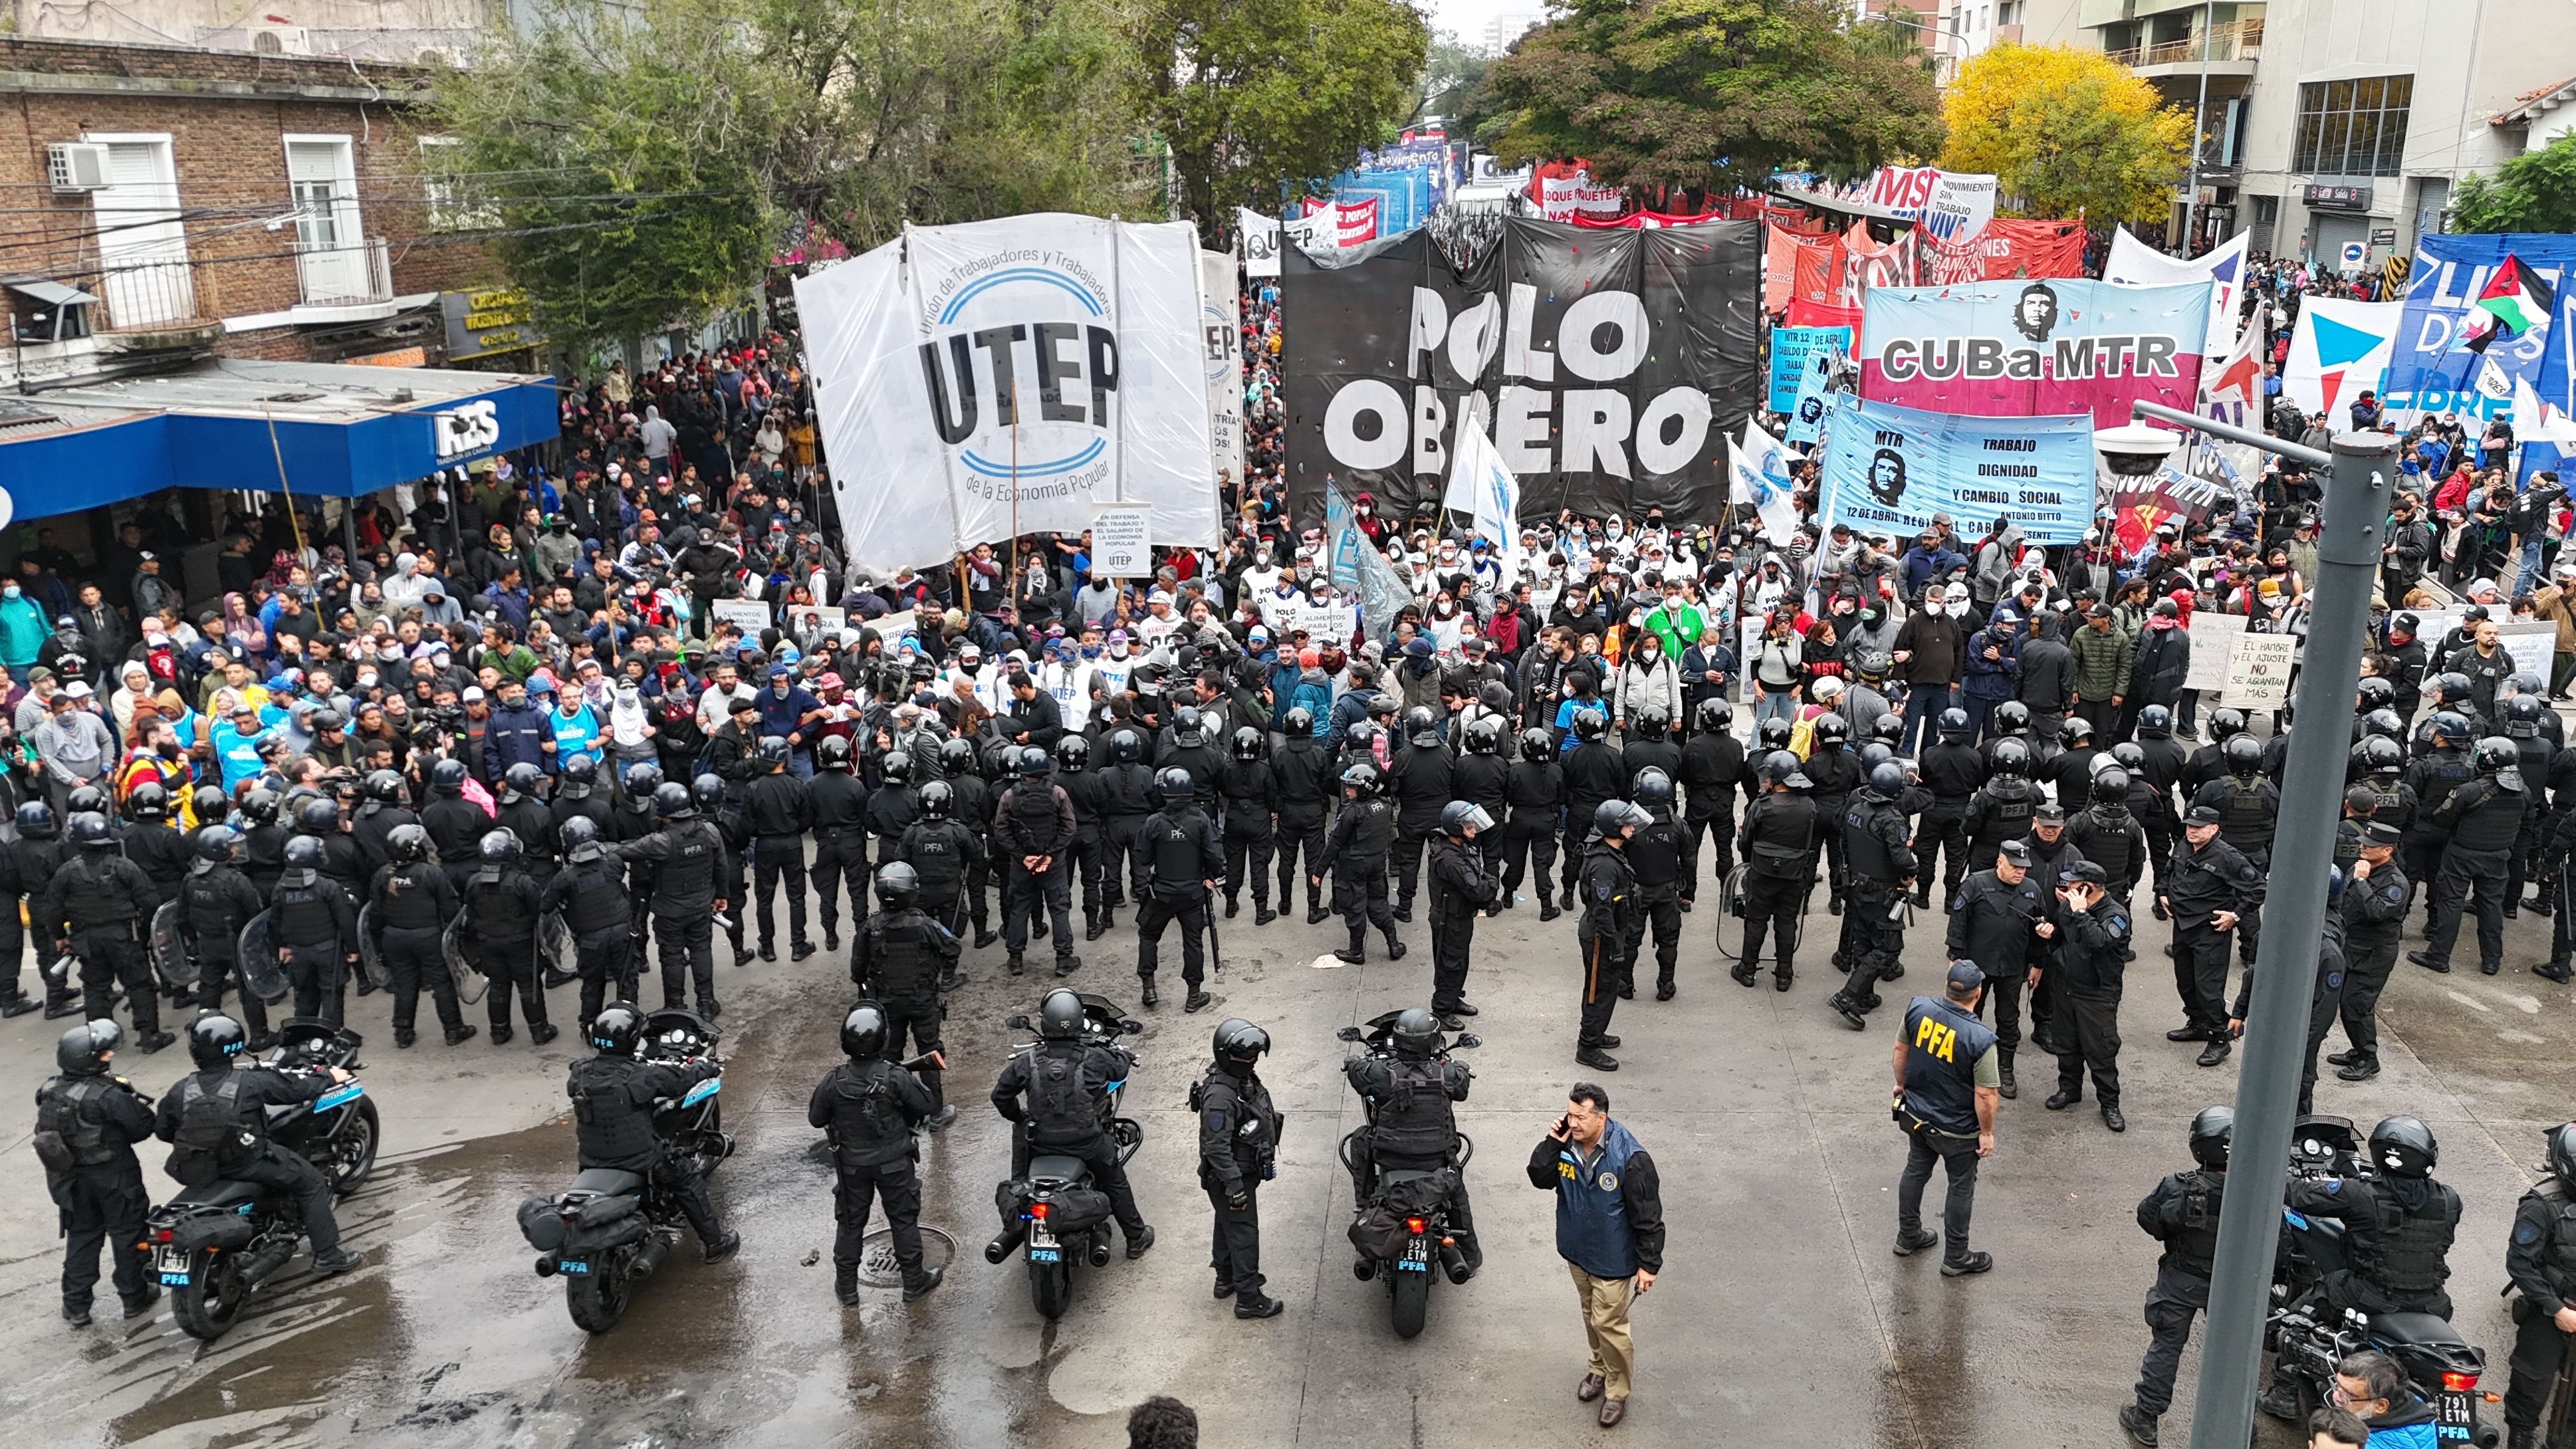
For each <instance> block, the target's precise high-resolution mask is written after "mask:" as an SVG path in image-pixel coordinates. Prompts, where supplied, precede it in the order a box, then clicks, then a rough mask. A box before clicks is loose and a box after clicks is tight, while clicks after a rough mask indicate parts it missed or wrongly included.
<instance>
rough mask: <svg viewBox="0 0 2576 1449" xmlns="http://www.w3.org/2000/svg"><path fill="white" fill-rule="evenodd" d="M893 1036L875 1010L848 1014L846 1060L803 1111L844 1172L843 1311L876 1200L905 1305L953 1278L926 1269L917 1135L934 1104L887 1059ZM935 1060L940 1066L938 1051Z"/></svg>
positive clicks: (839, 1210)
mask: <svg viewBox="0 0 2576 1449" xmlns="http://www.w3.org/2000/svg"><path fill="white" fill-rule="evenodd" d="M890 1028H891V1022H890V1019H889V1018H888V1016H887V1013H886V1011H885V1008H883V1007H881V1006H879V1005H877V1004H876V1003H875V1002H873V1001H862V1002H860V1003H859V1004H858V1005H856V1006H854V1007H851V1008H850V1012H849V1015H847V1016H845V1017H843V1018H842V1019H841V1050H842V1051H843V1052H845V1053H847V1054H848V1056H849V1060H848V1061H846V1062H843V1063H841V1064H840V1065H838V1066H836V1067H834V1068H832V1070H831V1071H829V1072H827V1073H825V1074H824V1076H823V1080H822V1081H821V1082H820V1083H818V1084H816V1086H815V1088H814V1096H813V1099H812V1100H811V1101H809V1102H808V1103H806V1106H805V1120H806V1121H807V1122H809V1123H811V1124H813V1125H814V1126H816V1127H820V1128H822V1129H823V1130H824V1133H825V1136H826V1140H828V1141H829V1142H830V1144H831V1147H832V1160H833V1163H834V1165H835V1166H836V1167H838V1169H839V1182H838V1183H837V1184H836V1185H835V1187H834V1190H833V1193H832V1207H833V1213H832V1216H833V1217H834V1219H835V1220H836V1221H837V1222H838V1223H839V1228H838V1230H837V1231H836V1232H835V1234H834V1235H833V1238H832V1296H834V1297H836V1298H838V1299H840V1300H841V1301H842V1302H843V1303H856V1302H858V1301H859V1256H860V1253H861V1251H862V1249H863V1248H864V1247H865V1245H866V1242H867V1233H868V1209H869V1208H870V1207H871V1206H872V1205H873V1204H874V1202H875V1200H876V1199H879V1198H882V1199H883V1200H884V1202H885V1210H886V1221H887V1223H888V1225H889V1226H890V1227H892V1228H893V1230H894V1256H895V1262H896V1263H897V1264H898V1265H900V1266H901V1267H902V1269H903V1301H904V1302H906V1303H910V1302H912V1301H913V1300H914V1299H916V1298H919V1297H921V1296H922V1295H924V1294H926V1293H928V1292H929V1291H930V1290H931V1289H933V1288H936V1287H938V1286H939V1279H940V1277H941V1275H943V1274H945V1273H946V1272H947V1271H948V1270H947V1269H946V1268H925V1267H923V1266H922V1261H921V1173H920V1170H919V1167H918V1165H917V1164H918V1163H919V1161H920V1158H921V1146H920V1139H919V1138H918V1137H916V1136H915V1135H914V1134H915V1133H916V1132H917V1131H918V1130H919V1129H920V1127H921V1125H922V1123H924V1122H926V1121H928V1120H929V1119H930V1117H931V1114H932V1112H933V1110H934V1109H935V1108H936V1106H937V1099H936V1098H935V1097H933V1096H932V1095H931V1092H930V1090H929V1089H928V1088H926V1087H924V1086H923V1085H922V1083H921V1079H920V1077H918V1076H916V1075H915V1074H914V1073H912V1072H909V1071H906V1070H905V1069H904V1068H903V1067H902V1066H901V1065H899V1064H897V1063H896V1062H894V1061H893V1060H891V1059H890V1058H889V1057H888V1056H887V1055H886V1049H887V1047H888V1045H889V1043H890V1042H892V1041H893V1040H894V1038H893V1037H892V1036H891V1035H890ZM931 1055H933V1057H934V1059H936V1056H935V1051H934V1052H933V1053H932V1054H931ZM934 1070H935V1069H934Z"/></svg>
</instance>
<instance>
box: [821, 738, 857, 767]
mask: <svg viewBox="0 0 2576 1449" xmlns="http://www.w3.org/2000/svg"><path fill="white" fill-rule="evenodd" d="M814 768H815V769H818V770H833V771H844V770H847V769H849V768H850V741H849V738H848V737H847V736H845V735H825V736H823V737H822V738H821V739H819V740H816V741H815V742H814Z"/></svg>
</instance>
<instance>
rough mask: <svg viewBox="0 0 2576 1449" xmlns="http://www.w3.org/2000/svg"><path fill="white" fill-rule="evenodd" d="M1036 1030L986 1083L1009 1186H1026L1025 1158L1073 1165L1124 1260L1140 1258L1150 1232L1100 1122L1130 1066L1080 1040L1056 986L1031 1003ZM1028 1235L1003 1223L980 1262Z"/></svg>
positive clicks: (1074, 1016)
mask: <svg viewBox="0 0 2576 1449" xmlns="http://www.w3.org/2000/svg"><path fill="white" fill-rule="evenodd" d="M1037 1026H1038V1042H1037V1044H1036V1045H1035V1046H1032V1047H1030V1048H1029V1049H1028V1050H1026V1051H1024V1052H1021V1053H1020V1054H1018V1055H1017V1056H1014V1057H1012V1058H1011V1061H1010V1065H1008V1066H1006V1067H1004V1068H1002V1075H1001V1076H1000V1077H999V1078H997V1079H996V1080H995V1081H994V1083H993V1110H994V1111H996V1112H999V1113H1001V1114H1002V1115H1003V1116H1004V1117H1007V1118H1009V1119H1010V1120H1011V1122H1012V1123H1013V1131H1012V1133H1011V1178H1012V1180H1013V1181H1015V1182H1016V1181H1019V1180H1022V1179H1025V1178H1026V1177H1027V1176H1028V1175H1029V1160H1030V1158H1031V1157H1033V1156H1034V1155H1036V1154H1037V1153H1040V1152H1046V1153H1055V1154H1061V1155H1063V1156H1066V1157H1077V1158H1080V1159H1081V1160H1082V1163H1083V1165H1084V1166H1085V1167H1088V1168H1090V1169H1091V1182H1092V1185H1093V1186H1094V1187H1097V1188H1099V1189H1100V1190H1101V1191H1102V1192H1105V1193H1107V1194H1109V1211H1110V1214H1111V1215H1112V1216H1113V1217H1115V1218H1117V1219H1118V1228H1119V1231H1120V1232H1122V1233H1124V1234H1126V1237H1127V1256H1128V1257H1130V1258H1141V1257H1143V1256H1145V1250H1146V1249H1147V1248H1150V1247H1152V1246H1154V1230H1153V1229H1152V1228H1151V1227H1149V1226H1147V1225H1146V1223H1145V1215H1144V1214H1143V1213H1142V1212H1140V1211H1138V1210H1137V1207H1136V1189H1135V1188H1133V1187H1132V1186H1130V1185H1129V1184H1128V1181H1127V1169H1126V1168H1124V1167H1122V1166H1120V1165H1119V1162H1118V1144H1117V1142H1116V1141H1115V1140H1113V1139H1112V1138H1111V1137H1110V1135H1109V1132H1108V1129H1106V1128H1105V1127H1103V1126H1102V1125H1101V1122H1100V1117H1101V1112H1100V1104H1101V1102H1102V1100H1103V1099H1104V1098H1105V1097H1107V1095H1108V1092H1109V1084H1110V1083H1112V1082H1116V1081H1121V1080H1124V1079H1125V1078H1126V1076H1127V1072H1128V1069H1129V1068H1130V1066H1131V1065H1132V1064H1133V1060H1132V1059H1131V1058H1130V1057H1129V1056H1128V1055H1127V1054H1126V1053H1125V1052H1122V1051H1120V1050H1118V1049H1117V1048H1116V1047H1110V1046H1094V1045H1092V1044H1091V1043H1089V1042H1087V1041H1085V1040H1084V1039H1083V1034H1082V1032H1083V1013H1082V998H1081V997H1079V996H1077V995H1075V994H1074V992H1073V991H1072V990H1071V989H1070V988H1067V987H1062V986H1059V987H1057V988H1055V989H1054V990H1052V991H1050V992H1048V993H1047V994H1046V996H1045V998H1044V999H1042V1000H1040V1001H1039V1002H1038V1016H1037ZM1023 1093H1025V1094H1026V1095H1027V1100H1026V1101H1025V1102H1023V1101H1022V1100H1021V1096H1022V1094H1023ZM1027 1231H1028V1230H1027V1228H1026V1227H1025V1226H1023V1225H1022V1224H1021V1223H1020V1222H1019V1221H1018V1220H1017V1218H1016V1217H1013V1218H1011V1219H1008V1220H1006V1221H1005V1222H1004V1224H1003V1228H1002V1236H1001V1237H1000V1238H997V1239H995V1240H994V1242H993V1243H992V1244H990V1245H988V1246H987V1247H986V1248H985V1250H984V1257H985V1260H986V1261H987V1262H993V1263H998V1262H1000V1261H1002V1259H1003V1258H1004V1257H1006V1256H1008V1255H1009V1253H1010V1251H1011V1250H1012V1249H1013V1248H1016V1247H1018V1246H1019V1241H1020V1235H1022V1234H1024V1233H1026V1232H1027ZM997 1250H998V1251H997Z"/></svg>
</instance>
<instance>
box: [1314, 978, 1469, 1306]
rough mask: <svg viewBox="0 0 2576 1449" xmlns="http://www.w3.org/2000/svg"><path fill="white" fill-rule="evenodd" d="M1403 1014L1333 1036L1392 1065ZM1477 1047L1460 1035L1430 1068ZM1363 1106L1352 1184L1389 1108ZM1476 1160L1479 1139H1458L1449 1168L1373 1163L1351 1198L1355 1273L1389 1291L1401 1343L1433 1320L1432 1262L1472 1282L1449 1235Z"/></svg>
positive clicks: (1349, 1158)
mask: <svg viewBox="0 0 2576 1449" xmlns="http://www.w3.org/2000/svg"><path fill="white" fill-rule="evenodd" d="M1405 1014H1406V1011H1405V1009H1403V1008H1399V1009H1397V1010H1394V1011H1390V1012H1386V1013H1384V1014H1383V1015H1380V1016H1377V1017H1374V1018H1372V1019H1371V1020H1370V1021H1369V1023H1368V1025H1367V1026H1365V1027H1358V1026H1346V1027H1343V1028H1342V1029H1341V1030H1340V1031H1339V1032H1337V1033H1335V1035H1337V1036H1338V1037H1340V1039H1341V1040H1343V1041H1345V1042H1355V1043H1358V1044H1359V1045H1360V1047H1361V1052H1360V1055H1365V1056H1371V1057H1376V1058H1379V1059H1380V1060H1383V1061H1389V1062H1392V1061H1394V1060H1395V1059H1396V1050H1395V1034H1396V1023H1397V1020H1398V1019H1399V1018H1401V1017H1403V1016H1404V1015H1405ZM1435 1035H1436V1033H1435ZM1479 1044H1480V1043H1479V1042H1478V1041H1477V1039H1476V1036H1475V1034H1474V1033H1472V1032H1460V1033H1459V1034H1458V1035H1456V1036H1455V1037H1451V1038H1449V1040H1448V1044H1447V1045H1446V1046H1444V1047H1441V1048H1439V1049H1437V1050H1435V1051H1433V1052H1432V1054H1431V1061H1432V1062H1434V1063H1445V1062H1447V1061H1448V1060H1449V1053H1450V1052H1452V1051H1457V1050H1459V1049H1461V1048H1466V1047H1473V1046H1477V1045H1479ZM1362 1101H1363V1102H1364V1103H1365V1104H1366V1109H1367V1112H1368V1118H1369V1121H1368V1125H1367V1126H1364V1127H1360V1128H1356V1129H1354V1130H1352V1131H1350V1132H1348V1133H1345V1134H1344V1135H1343V1137H1342V1143H1341V1147H1340V1149H1339V1151H1340V1154H1341V1159H1342V1167H1343V1169H1344V1170H1346V1171H1348V1172H1350V1173H1351V1175H1352V1179H1353V1181H1354V1182H1355V1183H1356V1182H1357V1181H1358V1180H1359V1171H1360V1162H1359V1156H1360V1152H1361V1150H1362V1144H1361V1141H1360V1134H1361V1133H1362V1132H1365V1131H1367V1130H1369V1128H1371V1127H1374V1126H1375V1125H1376V1124H1377V1117H1378V1112H1379V1110H1380V1109H1381V1108H1382V1107H1383V1106H1384V1105H1385V1104H1383V1103H1380V1102H1377V1101H1374V1100H1371V1099H1367V1098H1363V1099H1362ZM1475 1155H1476V1142H1475V1139H1474V1138H1471V1137H1469V1136H1468V1135H1467V1134H1466V1133H1464V1132H1461V1133H1459V1134H1458V1152H1457V1160H1456V1161H1454V1162H1452V1163H1450V1164H1449V1165H1448V1166H1447V1167H1444V1168H1439V1169H1436V1170H1422V1169H1415V1168H1403V1167H1394V1168H1383V1167H1378V1166H1376V1165H1375V1164H1374V1163H1372V1164H1371V1165H1370V1167H1369V1182H1368V1185H1367V1187H1366V1190H1364V1191H1358V1192H1355V1193H1354V1194H1353V1196H1354V1197H1355V1198H1356V1201H1355V1202H1354V1203H1353V1205H1352V1206H1353V1213H1352V1218H1351V1228H1350V1239H1351V1246H1352V1247H1353V1248H1354V1249H1356V1250H1357V1252H1358V1256H1357V1257H1356V1258H1354V1259H1353V1260H1352V1262H1351V1273H1352V1275H1353V1276H1354V1277H1357V1278H1358V1279H1359V1280H1360V1281H1362V1282H1367V1281H1368V1280H1369V1279H1371V1278H1375V1279H1377V1280H1378V1281H1379V1282H1381V1283H1384V1284H1385V1285H1386V1295H1387V1315H1388V1320H1389V1322H1390V1323H1391V1325H1392V1326H1393V1327H1394V1329H1395V1333H1396V1336H1397V1337H1398V1338H1411V1337H1413V1336H1414V1335H1416V1334H1418V1333H1420V1332H1422V1327H1423V1324H1424V1323H1425V1322H1426V1321H1427V1320H1428V1319H1429V1317H1430V1313H1431V1264H1432V1260H1433V1259H1434V1258H1437V1259H1438V1260H1439V1263H1440V1268H1441V1271H1442V1272H1445V1273H1447V1274H1448V1275H1449V1281H1450V1282H1451V1283H1453V1284H1454V1283H1464V1282H1466V1281H1467V1278H1468V1269H1467V1263H1466V1257H1465V1255H1464V1254H1463V1253H1461V1252H1460V1251H1459V1249H1458V1244H1457V1241H1456V1239H1454V1238H1453V1237H1451V1236H1450V1233H1449V1230H1448V1229H1449V1222H1448V1203H1449V1195H1450V1194H1451V1193H1452V1192H1454V1191H1456V1190H1457V1186H1458V1183H1459V1182H1460V1180H1461V1179H1462V1178H1463V1177H1464V1176H1465V1175H1466V1171H1467V1163H1468V1162H1469V1161H1470V1160H1471V1159H1473V1158H1474V1157H1475Z"/></svg>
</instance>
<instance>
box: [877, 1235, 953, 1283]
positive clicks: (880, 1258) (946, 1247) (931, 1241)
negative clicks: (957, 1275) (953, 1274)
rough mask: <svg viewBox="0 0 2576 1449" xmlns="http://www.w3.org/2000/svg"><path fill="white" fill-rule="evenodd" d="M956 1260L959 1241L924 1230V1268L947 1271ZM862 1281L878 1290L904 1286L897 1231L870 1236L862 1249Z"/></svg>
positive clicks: (922, 1240)
mask: <svg viewBox="0 0 2576 1449" xmlns="http://www.w3.org/2000/svg"><path fill="white" fill-rule="evenodd" d="M956 1256H957V1240H956V1239H955V1238H952V1237H950V1236H948V1234H946V1233H944V1232H942V1231H940V1230H939V1229H937V1228H933V1227H925V1228H923V1229H922V1230H921V1266H923V1267H924V1268H945V1267H947V1266H948V1264H949V1262H950V1260H951V1259H954V1258H955V1257H956ZM859 1281H860V1282H862V1283H866V1284H870V1285H872V1286H874V1287H878V1288H900V1287H902V1286H903V1265H902V1264H900V1263H897V1262H896V1261H895V1260H894V1229H892V1228H877V1229H874V1230H872V1231H870V1232H869V1234H868V1235H867V1237H866V1238H865V1239H864V1240H863V1241H862V1243H861V1244H860V1247H859Z"/></svg>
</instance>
